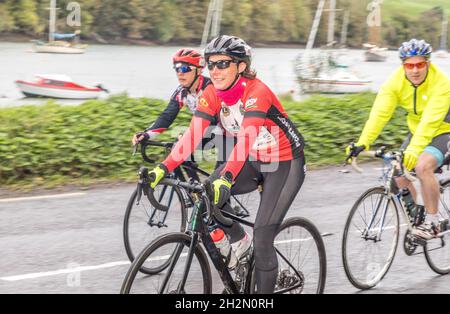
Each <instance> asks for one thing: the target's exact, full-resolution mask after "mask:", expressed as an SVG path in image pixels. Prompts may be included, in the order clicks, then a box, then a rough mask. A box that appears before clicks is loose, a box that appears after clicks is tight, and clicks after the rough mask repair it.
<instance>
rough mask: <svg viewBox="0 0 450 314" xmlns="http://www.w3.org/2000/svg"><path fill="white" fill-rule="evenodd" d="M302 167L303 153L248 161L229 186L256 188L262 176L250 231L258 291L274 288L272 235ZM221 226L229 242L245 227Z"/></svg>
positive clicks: (301, 177) (239, 236)
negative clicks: (276, 159) (284, 158)
mask: <svg viewBox="0 0 450 314" xmlns="http://www.w3.org/2000/svg"><path fill="white" fill-rule="evenodd" d="M223 167H225V165H222V166H221V167H220V168H218V169H217V170H216V171H215V172H214V174H213V175H212V176H211V179H212V180H215V179H216V178H218V174H219V173H220V172H221V170H222V169H223ZM305 169H306V168H305V159H304V157H302V158H300V159H294V160H291V161H283V162H279V163H277V164H264V163H261V162H256V161H247V162H246V163H245V166H244V167H243V168H242V171H241V172H240V174H239V176H238V177H237V179H236V183H235V184H234V185H233V188H232V190H231V192H232V194H233V195H238V194H245V193H249V192H251V191H254V190H256V189H257V187H258V182H259V181H260V179H261V178H262V180H263V192H262V194H261V203H260V205H259V209H258V213H257V215H256V221H255V228H254V234H253V236H254V239H253V243H254V254H255V265H256V285H257V290H258V293H262V294H270V293H273V292H274V289H275V284H276V279H277V274H278V260H277V254H276V251H275V248H274V240H275V236H276V233H277V230H278V228H279V227H280V225H281V223H282V222H283V219H284V217H285V216H286V213H287V211H288V210H289V207H290V206H291V204H292V202H293V201H294V199H295V196H296V195H297V193H298V191H299V190H300V188H301V186H302V184H303V181H304V179H305V172H306V170H305ZM224 210H227V211H231V210H232V209H231V206H229V205H226V207H225V208H224ZM223 229H224V230H225V232H226V233H227V234H228V235H229V236H230V238H231V240H230V241H231V243H234V242H237V241H239V240H240V239H242V238H243V237H244V235H245V231H244V229H243V228H242V226H241V225H240V224H238V223H234V224H233V226H231V227H230V228H223Z"/></svg>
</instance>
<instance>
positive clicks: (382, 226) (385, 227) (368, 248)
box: [342, 187, 400, 290]
mask: <svg viewBox="0 0 450 314" xmlns="http://www.w3.org/2000/svg"><path fill="white" fill-rule="evenodd" d="M399 233H400V224H399V216H398V210H397V205H396V204H395V202H394V200H393V199H392V198H391V197H390V196H389V195H387V194H386V192H385V189H384V188H383V187H376V188H372V189H369V190H368V191H366V192H365V193H364V194H363V195H361V197H360V198H359V199H358V200H357V201H356V203H355V205H353V208H352V209H351V211H350V214H349V216H348V218H347V223H346V224H345V229H344V236H343V239H342V259H343V263H344V270H345V273H346V275H347V278H348V279H349V280H350V282H351V283H352V284H353V285H354V286H355V287H356V288H358V289H363V290H366V289H371V288H373V287H375V286H376V285H377V284H378V283H379V282H380V281H381V280H382V279H383V278H384V276H385V275H386V274H387V272H388V271H389V268H390V267H391V265H392V262H393V261H394V257H395V253H396V251H397V246H398V239H399Z"/></svg>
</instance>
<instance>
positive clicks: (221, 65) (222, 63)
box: [208, 60, 237, 71]
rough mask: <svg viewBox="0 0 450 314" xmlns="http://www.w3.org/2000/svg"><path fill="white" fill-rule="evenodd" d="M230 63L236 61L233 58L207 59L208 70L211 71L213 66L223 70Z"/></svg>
mask: <svg viewBox="0 0 450 314" xmlns="http://www.w3.org/2000/svg"><path fill="white" fill-rule="evenodd" d="M232 63H237V61H234V60H219V61H216V62H213V61H208V70H210V71H212V70H214V68H215V67H217V68H218V69H219V70H225V69H228V68H229V67H230V65H231V64H232Z"/></svg>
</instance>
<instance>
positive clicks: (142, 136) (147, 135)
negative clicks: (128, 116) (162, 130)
mask: <svg viewBox="0 0 450 314" xmlns="http://www.w3.org/2000/svg"><path fill="white" fill-rule="evenodd" d="M158 135H159V133H157V132H153V131H146V132H138V133H136V134H135V135H134V136H133V139H132V140H131V141H132V142H133V145H136V144H139V143H140V142H141V141H143V140H146V141H148V140H152V139H154V138H155V137H157V136H158Z"/></svg>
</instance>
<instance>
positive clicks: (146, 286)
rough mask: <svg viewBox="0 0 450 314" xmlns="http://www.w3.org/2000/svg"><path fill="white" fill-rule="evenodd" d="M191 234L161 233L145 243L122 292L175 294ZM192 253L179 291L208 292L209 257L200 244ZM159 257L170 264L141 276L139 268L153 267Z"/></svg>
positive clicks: (183, 269)
mask: <svg viewBox="0 0 450 314" xmlns="http://www.w3.org/2000/svg"><path fill="white" fill-rule="evenodd" d="M191 240H192V237H190V236H189V235H187V234H184V233H169V234H166V235H163V236H161V237H159V238H157V239H155V241H153V242H152V243H151V244H150V245H148V246H147V247H146V248H145V249H144V250H143V251H142V252H141V254H139V256H138V257H136V259H135V260H134V262H133V263H132V264H131V267H130V269H129V270H128V273H127V275H126V277H125V280H124V282H123V284H122V288H121V291H120V292H121V294H140V293H146V294H148V293H150V294H177V293H178V291H177V290H178V288H179V284H180V282H181V280H182V278H183V274H184V271H185V266H186V261H187V257H188V252H189V247H190V245H191ZM193 252H194V254H193V258H192V262H191V264H190V268H189V269H188V277H187V281H186V285H185V289H184V290H183V291H181V293H182V294H211V291H212V281H211V269H210V267H209V263H208V258H207V256H206V253H205V251H204V250H203V249H202V247H201V246H200V244H197V246H196V247H195V248H194V251H193ZM161 260H164V261H167V262H168V263H169V267H167V268H165V269H164V270H163V271H161V272H160V273H158V274H155V275H151V276H144V275H142V274H139V270H140V269H142V268H154V266H153V264H156V265H160V263H161Z"/></svg>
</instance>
